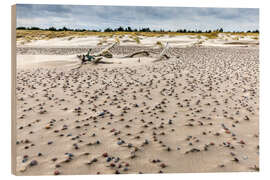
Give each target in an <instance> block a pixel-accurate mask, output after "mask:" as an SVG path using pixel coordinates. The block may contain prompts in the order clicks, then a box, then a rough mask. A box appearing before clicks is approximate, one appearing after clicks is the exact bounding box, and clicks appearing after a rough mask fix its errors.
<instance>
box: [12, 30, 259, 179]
mask: <svg viewBox="0 0 270 180" xmlns="http://www.w3.org/2000/svg"><path fill="white" fill-rule="evenodd" d="M139 38H140V43H138V42H135V41H133V40H132V39H130V38H129V37H128V36H124V37H123V38H122V39H120V44H119V45H117V46H116V47H113V48H112V49H111V50H110V52H111V53H112V54H113V57H112V58H107V59H104V63H99V64H91V63H90V64H85V65H83V66H82V67H81V68H79V69H74V67H77V66H78V65H79V64H80V62H79V59H78V58H77V55H78V54H82V53H86V52H87V51H88V49H89V48H92V51H91V52H98V51H100V50H101V49H103V48H105V47H106V46H108V45H109V44H111V43H113V42H114V41H115V38H114V37H113V38H107V39H106V41H104V43H102V44H100V41H101V40H102V39H104V38H102V37H74V38H72V39H69V38H68V37H65V38H55V39H51V40H36V41H33V42H30V43H26V44H22V43H21V42H20V41H18V42H17V87H16V96H17V121H16V125H17V127H16V128H17V130H16V133H17V138H16V141H17V142H16V152H17V156H16V158H17V164H16V172H17V174H18V175H58V174H59V175H68V174H134V173H135V174H138V173H188V172H189V173H196V172H242V171H245V172H246V171H252V172H253V171H258V170H259V46H258V44H259V41H258V40H255V39H252V37H244V38H242V39H241V38H240V40H237V41H235V40H233V39H234V38H235V37H233V36H231V37H227V36H226V34H221V35H220V37H219V38H218V39H205V38H204V37H200V38H196V37H191V36H181V37H178V36H176V37H169V36H164V37H139ZM157 41H160V42H161V43H160V44H161V45H160V46H159V45H157V44H158V43H156V42H157ZM166 42H168V44H169V48H168V50H167V55H168V56H169V59H163V60H161V61H158V62H156V61H155V60H156V59H157V58H158V56H159V54H160V53H161V52H162V50H163V48H164V46H165V43H166ZM142 50H146V51H148V52H149V54H148V55H145V54H141V55H137V56H133V57H128V55H130V54H132V53H133V52H135V51H142Z"/></svg>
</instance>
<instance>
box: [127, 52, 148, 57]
mask: <svg viewBox="0 0 270 180" xmlns="http://www.w3.org/2000/svg"><path fill="white" fill-rule="evenodd" d="M138 54H145V55H146V56H149V55H150V53H149V52H148V51H137V52H135V53H132V54H131V55H128V56H125V58H132V57H134V56H136V55H138Z"/></svg>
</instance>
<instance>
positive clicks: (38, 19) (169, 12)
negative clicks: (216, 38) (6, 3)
mask: <svg viewBox="0 0 270 180" xmlns="http://www.w3.org/2000/svg"><path fill="white" fill-rule="evenodd" d="M19 26H25V27H32V26H36V27H41V28H48V27H51V26H54V27H57V28H59V27H63V26H66V27H68V28H79V29H101V30H103V29H105V28H107V27H110V28H116V27H119V26H124V27H127V26H130V27H132V28H138V29H139V28H142V27H149V28H150V29H156V30H159V29H164V30H177V29H188V30H195V29H198V30H199V29H200V30H208V29H211V30H213V29H217V28H221V27H222V28H223V29H224V30H225V31H247V30H256V29H259V9H250V8H191V7H143V6H77V5H76V6H73V5H33V4H19V5H17V27H19Z"/></svg>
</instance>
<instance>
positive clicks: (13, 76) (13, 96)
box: [11, 5, 17, 175]
mask: <svg viewBox="0 0 270 180" xmlns="http://www.w3.org/2000/svg"><path fill="white" fill-rule="evenodd" d="M16 21H17V19H16V5H12V6H11V172H12V174H14V175H16V172H17V171H16V166H17V161H16V159H17V158H16V156H17V153H16V137H17V135H16V134H17V133H16V117H17V116H16V112H17V106H16V73H17V71H16V67H17V63H16V62H17V59H16V56H17V55H16Z"/></svg>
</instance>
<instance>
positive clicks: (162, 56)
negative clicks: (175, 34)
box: [154, 42, 170, 62]
mask: <svg viewBox="0 0 270 180" xmlns="http://www.w3.org/2000/svg"><path fill="white" fill-rule="evenodd" d="M168 48H169V43H168V42H167V43H166V46H165V47H164V49H163V50H162V51H161V53H160V54H159V56H158V58H157V59H156V60H155V61H154V62H157V61H161V60H162V59H164V58H165V59H169V58H170V57H169V56H168V55H167V54H166V53H167V50H168Z"/></svg>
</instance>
